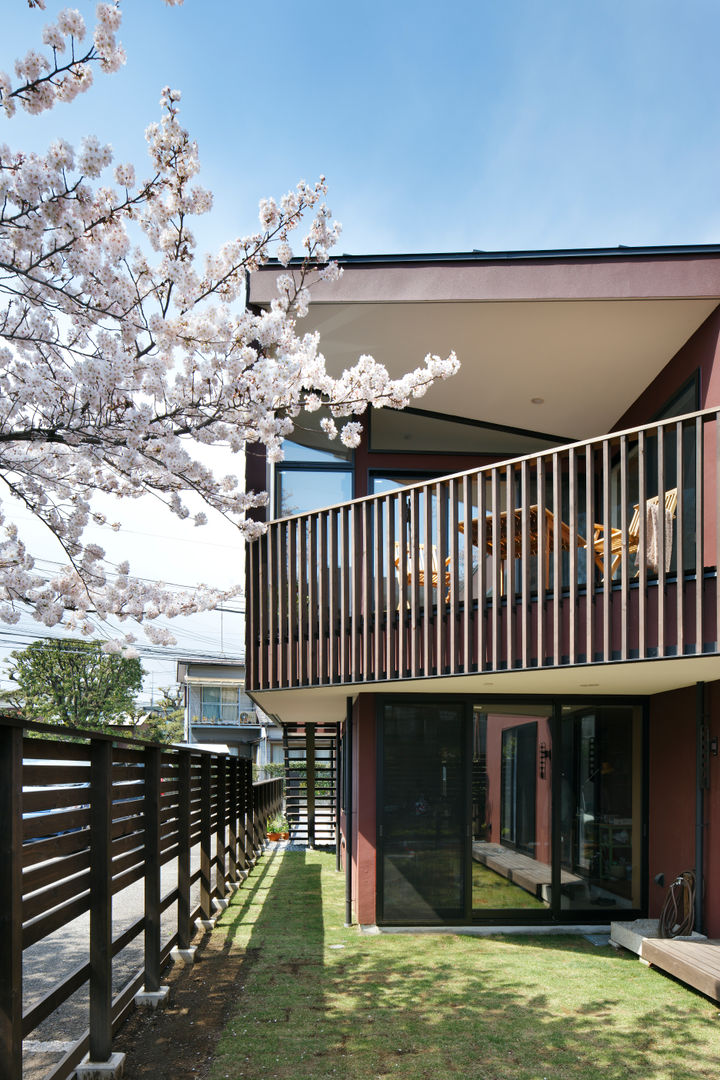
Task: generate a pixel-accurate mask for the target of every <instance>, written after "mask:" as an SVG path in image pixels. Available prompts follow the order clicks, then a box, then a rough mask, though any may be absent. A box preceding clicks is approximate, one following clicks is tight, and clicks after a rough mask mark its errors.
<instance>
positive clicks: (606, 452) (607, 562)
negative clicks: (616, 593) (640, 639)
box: [602, 439, 627, 663]
mask: <svg viewBox="0 0 720 1080" xmlns="http://www.w3.org/2000/svg"><path fill="white" fill-rule="evenodd" d="M602 493H603V518H602V521H603V536H604V537H605V553H604V554H605V557H604V560H603V563H604V571H605V572H604V575H603V576H604V584H603V607H602V610H603V615H602V640H603V660H604V661H605V662H606V663H608V662H609V661H610V659H611V658H612V616H611V600H612V573H611V567H612V560H611V554H610V548H611V537H612V521H611V520H610V440H609V439H603V444H602ZM623 543H624V544H627V530H626V531H625V532H624V533H623ZM625 559H626V554H625V552H623V562H625Z"/></svg>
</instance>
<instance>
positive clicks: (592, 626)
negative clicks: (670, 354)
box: [248, 409, 720, 690]
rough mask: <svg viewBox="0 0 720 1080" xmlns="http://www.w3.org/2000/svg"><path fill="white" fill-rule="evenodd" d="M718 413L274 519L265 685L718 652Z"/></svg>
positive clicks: (259, 619) (254, 659)
mask: <svg viewBox="0 0 720 1080" xmlns="http://www.w3.org/2000/svg"><path fill="white" fill-rule="evenodd" d="M719 417H720V410H718V409H708V410H704V411H702V412H698V413H693V414H690V415H688V416H684V417H679V418H677V419H672V420H666V421H663V422H660V423H654V424H649V425H645V426H644V427H642V428H638V429H635V430H631V431H623V432H618V433H615V434H612V435H607V436H605V437H603V438H600V439H592V440H588V441H586V442H580V443H575V444H572V445H569V446H563V447H560V448H558V449H557V450H552V451H547V452H544V453H540V454H533V455H530V456H527V457H522V458H517V459H513V460H510V461H506V462H503V463H501V464H498V465H495V466H491V467H485V468H481V469H476V470H474V471H471V472H465V473H460V474H458V475H455V476H448V477H443V478H441V479H437V480H433V481H430V482H427V483H422V484H416V485H413V486H411V487H405V488H401V489H399V490H397V491H393V492H390V493H388V494H383V495H377V496H371V497H369V498H365V499H358V500H355V501H353V502H351V503H346V504H343V505H341V506H334V507H331V508H329V509H326V510H318V511H317V512H314V513H311V514H305V515H302V516H298V517H292V518H286V519H283V520H281V521H275V522H272V523H271V524H270V525H269V526H268V528H267V532H266V533H265V535H263V536H262V537H261V538H260V539H259V540H257V541H255V542H254V543H253V544H251V545H250V547H249V569H248V573H249V578H248V600H249V604H248V634H249V641H248V678H249V685H250V686H251V687H252V688H253V689H255V690H262V689H268V688H279V687H291V686H307V685H323V684H331V683H357V682H367V681H370V682H376V681H383V680H388V679H404V678H418V677H423V676H430V675H438V674H461V673H468V672H477V671H487V672H492V671H500V670H507V669H510V668H533V667H560V666H563V665H568V664H578V663H603V662H609V661H614V660H628V659H636V658H637V659H644V658H650V657H668V656H687V655H696V654H699V653H707V652H716V651H717V650H718V642H719V641H720V628H719V625H718V624H719V620H720V607H719V606H718V602H717V601H718V598H717V591H718V585H717V573H716V567H717V566H718V564H719V562H720V559H719V556H718V551H719V548H720V529H718V508H719V507H720V498H719V490H718V489H719V486H720V467H719V458H720V439H719V438H718V420H719Z"/></svg>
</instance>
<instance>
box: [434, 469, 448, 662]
mask: <svg viewBox="0 0 720 1080" xmlns="http://www.w3.org/2000/svg"><path fill="white" fill-rule="evenodd" d="M435 492H436V498H437V530H438V535H437V553H438V566H443V567H444V566H445V558H446V556H447V536H448V496H449V490H448V485H447V484H444V483H438V484H436V485H435ZM435 611H436V619H437V627H436V640H437V673H438V675H440V674H445V672H447V670H448V669H449V663H448V655H447V653H448V636H447V622H448V611H447V604H446V603H445V601H444V600H443V602H442V603H441V602H440V600H439V599H438V602H437V604H436V605H435Z"/></svg>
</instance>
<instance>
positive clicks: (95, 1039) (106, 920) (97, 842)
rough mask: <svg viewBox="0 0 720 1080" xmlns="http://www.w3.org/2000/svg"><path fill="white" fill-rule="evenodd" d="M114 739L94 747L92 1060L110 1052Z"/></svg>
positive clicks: (105, 1058)
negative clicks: (111, 842) (111, 836)
mask: <svg viewBox="0 0 720 1080" xmlns="http://www.w3.org/2000/svg"><path fill="white" fill-rule="evenodd" d="M111 809H112V742H111V741H110V740H109V739H93V740H92V742H91V745H90V1046H89V1049H90V1060H91V1061H97V1062H103V1061H108V1060H109V1058H110V1054H111V1051H112V888H111V885H112V861H111V857H110V856H111V850H110V833H111V817H112V814H111Z"/></svg>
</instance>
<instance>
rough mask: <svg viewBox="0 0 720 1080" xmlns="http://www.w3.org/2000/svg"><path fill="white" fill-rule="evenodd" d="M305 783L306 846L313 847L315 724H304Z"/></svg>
mask: <svg viewBox="0 0 720 1080" xmlns="http://www.w3.org/2000/svg"><path fill="white" fill-rule="evenodd" d="M305 777H306V780H305V783H306V784H307V789H306V805H307V834H308V847H309V848H314V847H315V725H314V724H306V725H305Z"/></svg>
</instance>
